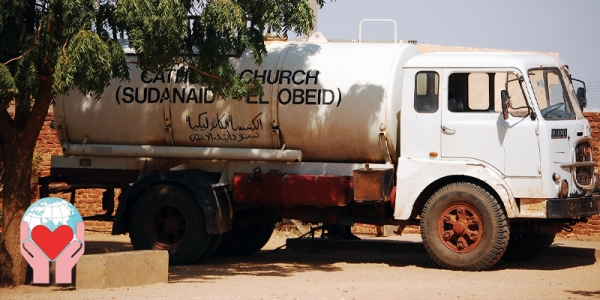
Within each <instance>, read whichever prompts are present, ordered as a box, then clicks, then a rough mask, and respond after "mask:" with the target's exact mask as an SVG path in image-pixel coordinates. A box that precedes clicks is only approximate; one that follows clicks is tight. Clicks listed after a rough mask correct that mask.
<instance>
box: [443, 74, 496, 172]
mask: <svg viewBox="0 0 600 300" xmlns="http://www.w3.org/2000/svg"><path fill="white" fill-rule="evenodd" d="M443 78H444V81H443V82H444V84H443V87H444V88H443V90H442V99H443V103H444V104H443V105H442V122H441V128H440V130H441V133H442V135H441V137H442V157H443V158H460V159H466V160H472V161H476V162H481V163H484V164H487V165H491V166H492V167H494V168H495V169H496V170H498V171H500V172H504V169H505V168H504V167H505V165H504V161H505V148H504V142H505V138H506V127H504V118H503V117H502V111H501V110H500V111H498V110H496V109H495V105H494V103H495V102H496V99H495V96H496V95H495V94H494V74H493V73H492V74H490V73H487V72H481V71H464V70H449V69H445V70H444V72H443Z"/></svg>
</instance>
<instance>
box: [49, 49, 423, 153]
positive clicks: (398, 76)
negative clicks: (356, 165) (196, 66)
mask: <svg viewBox="0 0 600 300" xmlns="http://www.w3.org/2000/svg"><path fill="white" fill-rule="evenodd" d="M267 50H268V55H267V56H266V57H265V58H264V61H263V63H262V65H260V66H257V65H256V64H255V63H254V61H253V59H252V57H251V56H250V55H246V54H245V55H243V56H242V57H241V58H239V59H237V60H235V61H233V64H234V66H235V68H236V69H237V71H238V73H239V74H240V76H242V77H253V78H257V79H259V80H261V81H262V83H263V87H264V95H263V96H262V97H250V98H247V99H237V100H236V99H229V100H218V101H217V100H215V99H213V97H212V93H211V92H210V91H209V90H207V89H206V88H204V87H201V86H197V85H190V84H188V83H187V81H186V78H185V76H177V72H175V71H167V72H165V73H164V74H157V75H145V74H142V73H141V71H140V70H139V69H137V68H135V65H133V64H132V65H130V66H132V67H131V68H132V69H131V71H130V76H131V81H129V82H119V81H113V82H112V83H111V85H110V86H109V87H108V88H106V90H105V92H104V94H103V95H102V96H101V99H100V100H95V99H94V97H92V96H90V95H82V94H80V93H77V92H74V91H72V92H71V93H70V95H68V96H65V97H60V98H58V99H57V101H56V105H55V109H54V111H55V123H56V125H57V130H58V131H59V137H60V139H61V143H63V144H66V143H68V144H83V143H86V144H95V145H161V146H183V147H225V148H252V149H281V148H283V147H285V148H286V149H293V150H300V151H302V159H303V161H331V162H334V161H335V162H383V161H384V154H383V151H382V148H381V146H380V140H379V133H380V132H382V131H385V132H386V134H387V137H388V138H389V139H390V140H391V144H392V145H393V146H394V148H396V149H397V148H398V147H397V145H396V142H397V138H398V126H399V122H398V116H399V111H400V107H401V101H402V99H401V94H402V90H401V88H402V78H403V66H404V63H405V62H406V61H407V60H408V59H410V58H411V57H413V56H415V55H417V54H418V51H417V50H416V48H415V47H414V46H412V45H410V44H384V43H329V42H308V43H295V42H292V43H287V42H274V43H271V44H269V45H268V46H267ZM128 59H129V60H135V55H134V54H133V53H130V55H128ZM100 152H101V151H100ZM100 152H98V153H100ZM91 155H93V154H91Z"/></svg>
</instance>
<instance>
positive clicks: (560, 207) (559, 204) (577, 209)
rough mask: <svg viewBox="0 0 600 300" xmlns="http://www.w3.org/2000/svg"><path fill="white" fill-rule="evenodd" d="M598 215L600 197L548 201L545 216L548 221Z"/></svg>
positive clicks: (595, 195) (596, 195) (599, 212)
mask: <svg viewBox="0 0 600 300" xmlns="http://www.w3.org/2000/svg"><path fill="white" fill-rule="evenodd" d="M597 214H600V195H598V194H594V195H592V196H589V197H581V198H566V199H548V202H547V203H546V216H547V218H548V219H569V218H576V217H589V216H593V215H597Z"/></svg>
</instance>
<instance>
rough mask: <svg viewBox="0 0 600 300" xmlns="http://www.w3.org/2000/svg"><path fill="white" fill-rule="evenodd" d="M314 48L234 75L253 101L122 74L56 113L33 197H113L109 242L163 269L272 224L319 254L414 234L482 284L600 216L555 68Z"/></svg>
mask: <svg viewBox="0 0 600 300" xmlns="http://www.w3.org/2000/svg"><path fill="white" fill-rule="evenodd" d="M317 37H318V34H316V35H315V36H313V38H311V39H310V40H308V41H307V42H272V43H269V44H268V45H267V50H268V55H267V56H266V57H265V58H264V62H263V63H262V65H256V64H255V63H254V60H253V58H252V56H251V55H246V54H244V55H242V56H241V57H240V58H237V59H233V60H232V63H233V64H234V66H235V68H236V70H237V71H238V73H239V75H240V76H242V77H243V78H255V79H257V80H260V82H261V83H262V85H263V88H264V94H263V95H261V96H252V97H247V98H246V99H229V100H216V99H214V98H213V96H212V93H211V91H210V90H208V89H207V88H205V87H202V86H197V85H193V84H190V83H188V81H187V78H186V75H185V74H186V72H178V70H180V68H183V66H174V67H173V69H172V70H166V71H165V72H164V73H159V74H146V73H142V72H141V71H140V70H139V69H137V68H136V67H135V65H134V64H131V65H130V66H132V69H131V72H130V75H131V81H130V82H119V81H114V82H112V83H111V85H110V86H109V87H108V88H107V89H106V90H105V92H104V94H103V95H101V99H100V100H99V101H98V100H96V99H95V98H94V97H92V96H91V95H83V94H80V93H77V92H74V91H73V92H71V93H70V94H69V95H68V96H65V97H59V98H57V99H56V104H55V106H54V117H55V120H54V128H55V129H56V131H57V135H58V137H59V140H60V143H61V144H62V147H63V154H64V155H63V156H55V157H53V158H52V166H51V175H50V176H48V177H44V178H42V179H41V180H40V182H41V184H42V185H41V193H42V195H47V194H48V193H50V192H57V191H67V192H68V191H71V192H72V191H74V190H76V189H84V188H102V189H105V190H106V192H105V193H104V197H103V200H102V202H103V207H104V208H105V209H106V210H107V211H108V213H109V214H112V212H113V209H114V203H113V201H114V190H115V189H120V190H121V194H120V196H119V204H118V208H117V210H116V214H115V217H114V224H113V229H112V233H113V234H124V233H127V232H128V233H129V235H130V237H131V242H132V245H133V247H134V248H135V249H166V250H168V252H169V255H170V262H171V263H173V264H186V263H193V262H197V261H199V260H203V259H206V258H208V257H210V256H211V255H213V254H214V253H215V252H216V253H221V254H229V255H243V254H250V253H253V252H256V251H258V250H259V249H261V247H262V246H263V245H264V244H265V243H266V242H267V241H268V239H269V238H270V236H271V233H272V232H273V228H274V224H275V222H276V221H277V220H280V219H282V218H286V219H295V220H302V221H305V222H311V223H323V224H328V226H330V227H328V228H329V230H328V233H330V235H329V237H331V238H333V237H335V236H334V234H333V233H334V232H336V231H337V230H338V229H340V228H342V229H343V228H345V227H344V226H346V227H347V226H350V225H353V224H354V223H364V224H374V225H397V226H400V228H402V227H403V226H406V225H407V224H413V225H419V226H420V231H421V236H422V238H423V242H424V245H425V248H426V250H427V252H428V253H429V254H430V255H431V257H432V258H433V259H434V260H435V261H436V262H437V263H438V264H439V265H440V266H442V267H444V268H448V269H454V270H483V269H486V268H489V267H491V266H492V265H494V264H495V263H496V262H497V261H498V260H499V259H504V260H528V259H532V258H533V257H535V256H536V255H537V254H539V253H541V252H542V251H543V250H544V249H546V248H547V247H548V246H549V245H550V244H551V243H552V241H553V240H554V236H555V234H556V233H557V232H560V231H561V230H562V229H563V228H569V226H571V225H573V224H575V223H577V222H585V221H586V217H589V216H592V215H594V214H598V213H599V208H598V206H599V200H598V198H597V195H596V194H595V193H594V190H595V188H596V173H595V166H596V164H597V163H596V161H595V160H594V159H593V157H592V141H591V129H590V125H589V123H588V121H587V120H586V119H585V118H584V116H583V112H582V110H583V107H584V106H585V90H584V89H582V88H580V89H578V93H576V92H575V90H574V87H573V81H574V80H575V79H572V78H571V75H570V74H569V72H568V68H567V66H565V65H564V63H563V62H561V61H560V60H558V59H555V58H552V57H549V56H544V55H537V54H523V53H508V52H507V53H493V52H490V53H487V52H485V53H484V52H481V53H480V52H470V53H427V54H420V53H419V51H418V50H417V48H416V47H415V46H414V45H413V44H410V43H341V42H328V41H326V40H325V39H323V38H320V39H319V38H317ZM125 51H126V53H127V59H128V60H129V61H135V60H136V56H135V52H134V51H133V50H132V49H129V48H127V47H125ZM184 71H185V70H184ZM54 182H63V183H66V185H62V186H60V187H53V188H50V186H49V184H50V183H54ZM73 195H74V193H73ZM336 225H344V226H342V227H339V226H336ZM336 228H337V229H336ZM329 231H331V232H329ZM342 231H343V230H342ZM338 233H339V232H338Z"/></svg>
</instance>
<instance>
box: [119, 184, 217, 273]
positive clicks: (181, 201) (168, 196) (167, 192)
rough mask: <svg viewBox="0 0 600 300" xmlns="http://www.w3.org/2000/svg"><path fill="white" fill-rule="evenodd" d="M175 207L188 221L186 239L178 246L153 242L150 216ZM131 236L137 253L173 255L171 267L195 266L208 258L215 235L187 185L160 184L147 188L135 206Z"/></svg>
mask: <svg viewBox="0 0 600 300" xmlns="http://www.w3.org/2000/svg"><path fill="white" fill-rule="evenodd" d="M161 206H164V207H171V208H175V209H176V210H177V211H178V212H179V213H180V214H181V215H182V216H183V218H184V219H185V227H184V229H183V230H184V233H183V237H182V238H181V239H180V241H179V242H178V243H179V244H178V243H175V244H178V245H175V246H169V245H164V244H160V243H158V242H157V241H156V240H154V241H153V238H152V237H151V236H152V232H150V231H147V230H146V227H147V226H146V222H151V220H149V219H148V218H151V216H150V214H151V213H153V210H154V209H158V208H157V207H161ZM129 237H130V239H131V244H132V245H133V248H134V249H136V250H144V249H159V250H167V251H168V252H169V264H172V265H182V264H191V263H194V262H196V261H198V260H200V258H201V257H202V256H203V255H204V253H205V252H206V250H207V249H208V247H209V245H210V244H211V240H212V238H213V237H212V236H211V235H209V234H208V233H207V232H206V224H205V222H204V213H203V212H202V209H201V208H200V205H199V204H198V202H197V201H196V199H195V197H194V196H193V194H192V193H191V192H190V191H189V190H188V189H187V188H185V187H184V186H182V185H179V184H174V183H159V184H156V185H153V186H151V187H149V188H147V189H146V190H145V191H144V192H142V193H141V194H140V195H139V196H138V197H137V198H136V201H135V202H134V203H133V207H132V213H131V215H130V219H129Z"/></svg>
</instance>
